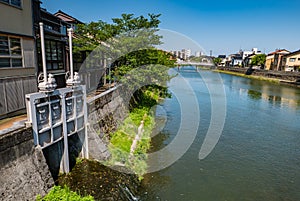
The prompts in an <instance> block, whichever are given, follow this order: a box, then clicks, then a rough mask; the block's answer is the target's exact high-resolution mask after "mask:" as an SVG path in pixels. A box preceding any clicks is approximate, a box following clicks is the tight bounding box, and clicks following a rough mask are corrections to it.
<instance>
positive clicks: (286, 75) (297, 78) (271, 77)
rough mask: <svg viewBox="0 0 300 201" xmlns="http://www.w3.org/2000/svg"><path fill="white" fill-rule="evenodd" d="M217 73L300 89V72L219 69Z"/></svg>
mask: <svg viewBox="0 0 300 201" xmlns="http://www.w3.org/2000/svg"><path fill="white" fill-rule="evenodd" d="M214 71H215V72H219V73H226V74H230V75H236V76H240V77H246V78H252V79H258V80H265V81H270V82H274V83H282V84H288V85H291V86H296V87H300V73H299V72H282V71H266V70H257V69H252V70H249V69H248V68H233V67H218V68H217V69H216V70H214Z"/></svg>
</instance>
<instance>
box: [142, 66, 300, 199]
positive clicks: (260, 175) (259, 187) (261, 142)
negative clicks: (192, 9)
mask: <svg viewBox="0 0 300 201" xmlns="http://www.w3.org/2000/svg"><path fill="white" fill-rule="evenodd" d="M176 70H177V69H176ZM179 73H180V77H181V78H173V80H172V81H171V82H170V83H169V89H170V91H171V92H173V96H172V98H168V99H165V100H164V101H163V102H162V103H161V104H160V105H159V106H158V107H157V109H156V112H157V119H158V126H159V127H160V128H159V130H160V129H161V131H160V132H158V134H157V135H156V136H155V137H153V139H152V144H153V145H152V150H151V151H152V152H154V151H159V150H161V149H162V148H164V147H167V146H168V145H169V144H170V143H171V142H172V141H173V140H174V139H176V135H177V132H178V130H179V129H180V126H181V117H182V116H181V115H182V111H181V109H182V108H181V106H182V104H181V100H179V98H178V97H180V96H182V97H185V99H184V100H185V101H188V100H191V99H192V98H196V100H197V101H196V102H197V104H198V106H196V105H194V104H188V105H189V107H191V108H189V109H190V110H195V111H196V110H197V107H198V108H199V111H200V117H199V118H200V122H193V121H199V119H198V117H196V116H195V118H191V116H189V119H188V121H189V122H190V124H191V125H195V123H196V124H198V123H199V126H198V130H197V129H196V130H197V131H195V130H190V131H189V130H185V132H186V133H185V134H186V135H187V136H189V135H190V133H189V132H197V133H196V136H195V139H194V140H193V142H192V144H191V146H190V147H189V149H188V150H187V151H186V152H185V153H184V154H183V156H182V157H180V158H179V159H178V160H176V161H174V163H173V164H172V165H170V166H168V167H166V168H164V169H161V170H159V171H156V172H152V173H149V174H147V175H145V177H144V180H143V182H142V190H141V192H140V195H139V197H140V198H141V200H171V201H173V200H189V201H192V200H197V201H198V200H203V201H210V200H212V201H219V200H224V201H225V200H228V201H234V200H237V201H238V200H251V201H254V200H255V201H259V200H264V201H266V200H272V201H277V200H278V201H279V200H284V201H287V200H295V201H296V200H300V89H299V88H293V87H289V86H284V85H279V84H275V83H271V82H266V81H259V80H254V79H253V80H252V79H247V78H242V77H236V76H232V75H227V74H217V73H215V72H212V71H200V73H197V72H196V71H195V70H194V67H184V68H183V69H181V70H180V72H179ZM204 77H205V79H203V78H204ZM216 77H220V78H221V79H222V81H223V87H224V91H225V94H226V100H225V101H226V102H225V103H224V102H222V103H220V104H225V106H226V118H225V124H224V128H223V130H222V133H221V136H220V138H219V140H218V143H217V144H216V146H215V147H214V149H213V150H212V152H211V153H210V154H209V155H208V156H207V157H206V158H204V159H202V160H200V159H199V157H198V155H199V150H200V148H201V145H202V144H203V142H204V138H205V136H206V134H207V131H208V128H209V124H210V121H211V116H212V112H211V109H212V107H211V102H212V100H211V99H212V98H214V97H216V96H218V94H214V95H212V91H209V90H208V87H207V84H208V85H210V84H214V82H217V80H216ZM183 80H184V81H186V82H187V83H188V84H189V86H190V90H186V89H184V90H181V89H182V84H181V83H180V82H181V81H183ZM204 80H205V81H204ZM178 93H179V94H178ZM194 96H196V97H194ZM214 99H215V100H214V101H216V102H215V103H218V101H224V99H222V98H219V99H216V98H214ZM193 114H194V113H192V114H190V115H193ZM195 115H198V114H197V112H195ZM220 115H223V114H220ZM183 118H185V117H183ZM212 121H213V119H212ZM175 153H176V152H174V154H175ZM161 160H164V159H162V158H160V159H157V161H156V163H157V164H159V163H160V162H161ZM166 160H167V159H166ZM152 162H154V163H155V161H152Z"/></svg>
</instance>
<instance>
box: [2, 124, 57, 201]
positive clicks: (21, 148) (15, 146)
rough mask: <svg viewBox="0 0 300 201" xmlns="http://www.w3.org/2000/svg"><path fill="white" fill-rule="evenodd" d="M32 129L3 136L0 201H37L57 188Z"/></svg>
mask: <svg viewBox="0 0 300 201" xmlns="http://www.w3.org/2000/svg"><path fill="white" fill-rule="evenodd" d="M33 144H34V142H33V135H32V130H31V128H27V129H25V128H23V129H20V130H17V131H15V132H12V133H9V134H7V135H1V136H0V158H1V160H0V184H1V185H0V200H34V199H35V197H36V195H38V194H41V195H42V196H43V195H45V194H46V193H48V191H49V189H50V188H51V187H52V186H53V185H54V180H53V179H52V177H51V174H50V171H49V168H48V165H47V163H46V160H45V158H44V156H43V152H42V150H41V149H39V148H35V147H34V146H33Z"/></svg>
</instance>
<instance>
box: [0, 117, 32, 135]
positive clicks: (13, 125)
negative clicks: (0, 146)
mask: <svg viewBox="0 0 300 201" xmlns="http://www.w3.org/2000/svg"><path fill="white" fill-rule="evenodd" d="M26 120H27V115H26V114H23V115H20V116H16V117H12V118H6V119H2V120H0V135H2V134H5V133H8V132H11V131H14V130H17V129H19V128H22V127H25V122H26Z"/></svg>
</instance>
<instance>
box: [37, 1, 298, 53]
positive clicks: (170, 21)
mask: <svg viewBox="0 0 300 201" xmlns="http://www.w3.org/2000/svg"><path fill="white" fill-rule="evenodd" d="M42 7H44V8H46V9H47V10H48V11H49V12H51V13H54V12H56V11H57V10H62V11H64V12H66V13H68V14H70V15H72V16H74V17H76V18H77V19H79V20H81V21H83V22H90V21H97V20H100V19H101V20H103V21H107V22H111V18H115V17H120V16H121V14H122V13H133V14H135V15H136V16H139V15H147V14H148V13H155V14H162V16H161V17H160V20H161V24H160V28H162V29H169V30H172V31H176V32H179V33H181V34H184V35H186V36H188V37H189V38H191V39H193V40H194V41H196V42H197V43H198V44H199V45H200V46H202V47H203V49H204V50H206V53H209V51H210V50H212V52H213V55H218V54H230V53H235V52H237V51H238V50H239V49H243V50H251V49H252V48H253V47H257V48H259V50H261V51H263V52H266V53H268V52H271V51H273V50H275V49H276V48H285V49H288V50H290V51H295V50H298V49H300V12H299V9H300V0H288V1H284V0H248V1H245V0H224V1H221V0H206V1H203V0H189V1H186V0H107V1H104V0H85V1H83V0H81V1H79V0H75V1H74V0H43V4H42ZM183 46H184V45H183ZM182 48H189V47H182ZM193 51H195V50H193Z"/></svg>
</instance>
